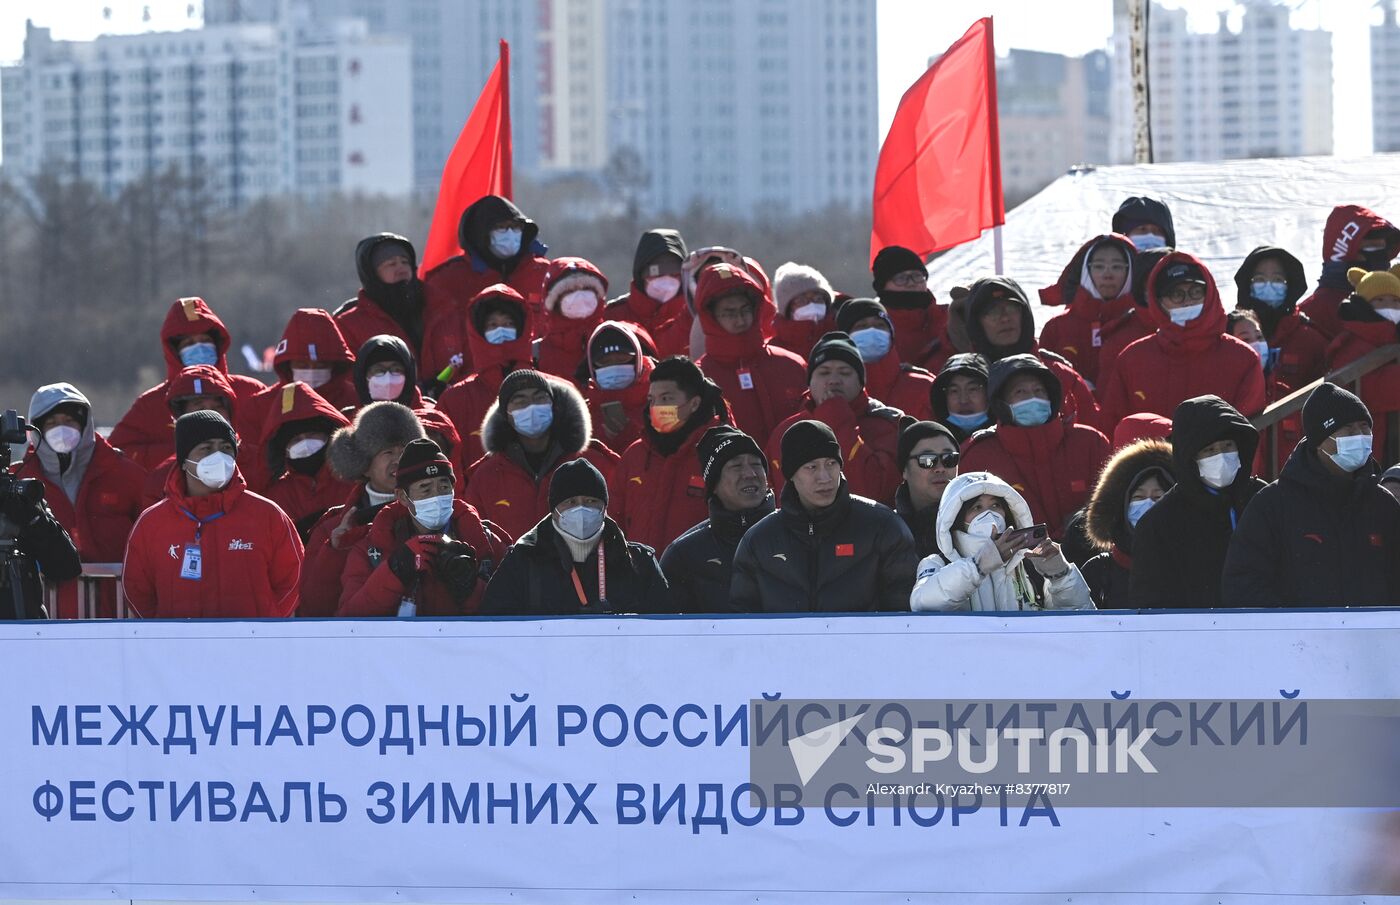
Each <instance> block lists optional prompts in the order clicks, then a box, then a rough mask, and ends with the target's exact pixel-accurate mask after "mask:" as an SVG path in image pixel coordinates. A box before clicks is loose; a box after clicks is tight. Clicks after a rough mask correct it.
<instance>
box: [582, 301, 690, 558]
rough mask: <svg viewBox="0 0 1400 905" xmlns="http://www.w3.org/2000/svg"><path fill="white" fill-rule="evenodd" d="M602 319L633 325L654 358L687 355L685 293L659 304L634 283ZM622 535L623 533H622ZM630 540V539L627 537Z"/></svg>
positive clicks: (688, 317) (687, 307) (688, 314)
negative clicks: (653, 348)
mask: <svg viewBox="0 0 1400 905" xmlns="http://www.w3.org/2000/svg"><path fill="white" fill-rule="evenodd" d="M603 316H604V317H606V318H607V319H608V320H611V321H626V322H627V323H630V324H636V325H637V326H639V327H641V328H642V329H643V330H646V331H647V334H648V335H649V336H651V338H652V340H653V341H654V342H655V343H656V355H657V358H669V357H670V356H672V355H689V354H690V327H691V324H693V323H694V322H695V318H694V316H693V315H692V314H691V313H690V306H689V305H688V304H687V303H686V299H685V292H684V291H678V292H677V293H676V295H675V298H673V299H671V300H670V301H668V302H665V303H660V302H657V301H656V300H654V299H653V298H652V297H651V296H649V295H647V294H646V292H644V291H643V290H642V289H640V288H638V286H637V284H636V283H633V284H632V286H631V289H630V290H629V291H628V293H627V295H624V296H622V297H621V298H616V299H613V300H612V301H611V302H609V303H608V307H607V309H606V310H605V311H604V312H603ZM624 533H625V532H624ZM627 539H628V540H632V536H631V535H628V536H627Z"/></svg>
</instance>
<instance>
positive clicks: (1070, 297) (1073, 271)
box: [1040, 233, 1137, 317]
mask: <svg viewBox="0 0 1400 905" xmlns="http://www.w3.org/2000/svg"><path fill="white" fill-rule="evenodd" d="M1101 243H1110V244H1113V245H1117V246H1118V247H1119V248H1121V249H1122V250H1123V251H1124V253H1126V254H1127V256H1128V267H1129V268H1133V267H1136V266H1137V248H1136V247H1135V246H1134V245H1133V242H1132V240H1131V239H1129V238H1128V237H1127V236H1122V235H1119V234H1118V233H1104V234H1103V235H1101V236H1095V237H1094V238H1092V239H1090V240H1089V241H1088V242H1085V243H1084V244H1083V245H1081V246H1079V250H1078V251H1076V252H1075V253H1074V257H1072V258H1070V259H1069V263H1068V264H1066V265H1065V269H1064V270H1063V271H1061V272H1060V278H1059V279H1058V280H1056V281H1055V284H1054V285H1053V286H1046V287H1045V288H1044V289H1042V290H1040V303H1041V304H1042V305H1067V306H1069V307H1071V308H1072V309H1076V313H1082V314H1086V315H1088V316H1090V317H1093V316H1094V314H1095V313H1096V312H1097V310H1098V307H1099V306H1102V305H1111V304H1114V303H1121V302H1122V301H1123V300H1124V299H1127V300H1128V304H1129V305H1131V304H1132V298H1133V273H1132V270H1131V269H1130V270H1129V271H1128V279H1127V281H1126V282H1124V283H1123V290H1122V291H1121V292H1119V293H1118V298H1116V299H1103V300H1099V299H1096V298H1094V297H1093V296H1092V295H1090V294H1089V291H1088V290H1087V289H1085V288H1084V287H1083V280H1084V265H1085V263H1086V261H1087V259H1088V257H1089V252H1091V251H1093V250H1094V248H1095V247H1097V246H1098V245H1099V244H1101ZM1076 302H1077V303H1078V304H1076ZM1082 308H1088V309H1090V310H1088V311H1079V310H1078V309H1082Z"/></svg>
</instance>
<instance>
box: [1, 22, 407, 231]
mask: <svg viewBox="0 0 1400 905" xmlns="http://www.w3.org/2000/svg"><path fill="white" fill-rule="evenodd" d="M408 50H409V48H408V44H407V42H405V41H402V40H397V39H393V38H388V37H383V36H374V35H371V34H369V33H368V30H367V28H366V27H365V24H364V23H363V22H355V21H337V22H330V23H314V22H300V23H280V24H229V25H221V26H213V27H208V28H204V29H199V30H194V31H182V32H166V33H159V32H155V33H148V34H140V35H108V36H104V37H100V38H98V39H97V40H95V41H82V42H78V41H54V40H53V39H52V37H51V35H50V32H49V30H48V29H44V28H35V27H33V26H32V25H31V26H30V27H29V30H28V33H27V35H26V37H25V47H24V59H23V61H22V62H21V63H19V64H17V65H14V66H7V67H4V68H3V69H0V90H2V91H3V99H0V104H3V111H4V114H3V123H0V125H2V126H3V141H4V169H5V171H6V172H7V173H15V174H19V175H34V174H37V173H39V172H40V171H42V170H43V169H44V168H45V167H53V168H57V169H59V170H60V171H63V172H66V173H68V174H71V175H74V176H78V177H81V178H83V179H86V180H88V181H90V182H92V183H94V184H96V185H97V186H99V187H100V188H101V189H102V190H104V191H106V192H108V193H115V192H116V191H118V190H119V189H120V188H121V187H122V186H123V185H126V184H127V183H129V182H132V181H134V180H137V179H139V178H141V177H142V176H145V175H147V174H152V173H160V172H164V171H166V170H167V169H169V168H172V167H173V168H175V169H176V170H178V171H181V172H183V173H185V174H194V175H197V176H198V177H199V179H200V181H201V183H202V186H201V188H202V191H203V192H204V193H206V194H207V197H208V198H209V199H210V201H211V202H212V203H214V204H218V205H228V206H238V205H240V204H242V203H244V202H247V201H249V200H252V199H254V198H258V197H261V196H265V195H277V194H285V193H290V192H299V193H303V194H319V193H325V192H367V193H385V194H403V193H405V192H407V191H408V190H409V189H410V188H411V182H412V159H413V140H412V131H411V128H410V107H409V105H410V86H409V61H408Z"/></svg>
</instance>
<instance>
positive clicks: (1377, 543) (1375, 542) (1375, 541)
mask: <svg viewBox="0 0 1400 905" xmlns="http://www.w3.org/2000/svg"><path fill="white" fill-rule="evenodd" d="M1371 546H1373V547H1384V546H1385V541H1383V540H1381V536H1380V535H1379V534H1372V535H1371Z"/></svg>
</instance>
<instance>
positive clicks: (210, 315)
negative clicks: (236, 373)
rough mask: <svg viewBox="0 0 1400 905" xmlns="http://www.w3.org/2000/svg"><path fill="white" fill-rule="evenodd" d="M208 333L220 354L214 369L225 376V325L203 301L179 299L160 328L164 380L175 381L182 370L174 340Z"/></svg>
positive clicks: (226, 349) (226, 331)
mask: <svg viewBox="0 0 1400 905" xmlns="http://www.w3.org/2000/svg"><path fill="white" fill-rule="evenodd" d="M197 333H208V334H209V335H210V336H212V337H213V338H214V347H215V348H216V349H218V350H219V363H218V364H217V365H216V367H217V368H218V369H219V370H220V371H223V372H224V373H225V374H227V373H228V346H229V333H228V328H227V327H225V326H224V322H223V321H221V320H219V316H218V315H217V314H215V313H214V309H213V308H210V307H209V303H208V302H206V301H204V299H202V298H198V297H195V296H192V297H190V298H184V299H178V300H176V302H175V304H173V305H171V306H170V310H169V311H167V312H166V313H165V323H164V324H162V325H161V328H160V344H161V348H162V349H163V350H164V351H165V379H166V380H174V379H175V375H176V374H179V373H180V369H181V368H183V367H184V365H183V364H181V363H180V355H179V353H177V352H176V351H175V340H177V339H179V338H180V337H182V336H193V335H195V334H197Z"/></svg>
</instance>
